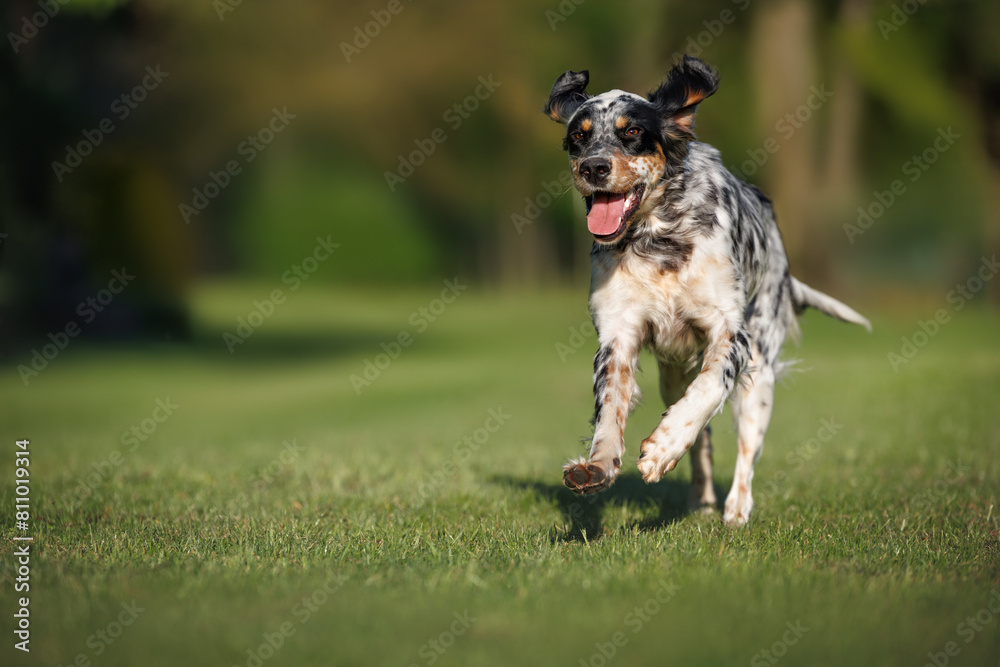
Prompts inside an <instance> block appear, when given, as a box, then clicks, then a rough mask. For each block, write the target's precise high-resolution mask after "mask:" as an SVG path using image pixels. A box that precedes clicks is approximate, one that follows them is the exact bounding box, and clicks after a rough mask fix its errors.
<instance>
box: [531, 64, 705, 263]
mask: <svg viewBox="0 0 1000 667" xmlns="http://www.w3.org/2000/svg"><path fill="white" fill-rule="evenodd" d="M589 79H590V76H589V74H588V72H587V71H586V70H584V71H582V72H573V71H569V72H566V73H565V74H563V75H562V76H560V77H559V78H558V79H557V80H556V83H555V85H554V86H552V93H551V94H550V96H549V101H548V102H547V103H546V105H545V113H546V114H547V115H548V116H549V117H550V118H552V119H553V120H555V121H558V122H560V123H562V124H564V125H565V126H566V138H565V139H564V140H563V148H564V149H565V150H566V151H568V152H569V160H570V165H571V167H572V169H573V177H574V181H575V184H576V188H577V189H578V190H579V191H580V193H581V194H582V195H583V196H584V199H585V200H586V202H587V227H588V228H589V229H590V232H591V233H592V234H593V235H594V238H595V239H596V240H597V242H598V243H602V244H613V243H617V242H618V241H620V240H621V239H622V237H624V236H625V233H626V231H627V230H628V227H629V224H630V222H631V221H632V220H634V219H636V218H637V217H640V216H642V215H645V214H647V213H649V211H650V210H651V209H652V208H653V207H655V203H656V202H657V201H658V199H659V197H658V196H657V194H656V190H657V188H658V187H662V181H663V178H664V176H667V175H669V174H671V173H674V172H675V171H676V170H678V169H679V168H680V166H681V164H682V163H683V161H684V158H685V156H686V155H687V142H688V141H689V140H691V139H693V138H694V132H693V129H694V114H695V110H696V109H697V107H698V103H699V102H701V101H702V100H703V99H705V98H706V97H708V96H709V95H711V94H712V93H714V92H715V91H716V89H717V88H718V86H719V77H718V75H717V74H716V73H715V72H714V71H713V70H712V69H711V68H709V66H708V65H706V64H705V63H704V62H703V61H701V60H699V59H697V58H692V57H691V56H684V59H683V60H681V62H679V63H678V64H677V65H675V66H674V67H673V69H671V70H670V73H669V74H668V75H667V79H666V81H664V82H663V84H661V85H660V87H659V88H657V89H656V90H654V91H653V92H651V93H650V94H649V96H648V97H647V98H643V97H640V96H639V95H635V94H633V93H626V92H624V91H621V90H611V91H608V92H606V93H603V94H601V95H596V96H593V97H592V96H590V95H588V94H587V92H586V88H587V82H588V81H589ZM660 194H662V192H661V193H660Z"/></svg>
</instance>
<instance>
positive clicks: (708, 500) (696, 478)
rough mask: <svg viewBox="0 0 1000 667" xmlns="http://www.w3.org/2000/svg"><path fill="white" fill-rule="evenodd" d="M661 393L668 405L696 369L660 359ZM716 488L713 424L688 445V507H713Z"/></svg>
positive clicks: (668, 405) (697, 508) (685, 386)
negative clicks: (713, 461) (714, 479)
mask: <svg viewBox="0 0 1000 667" xmlns="http://www.w3.org/2000/svg"><path fill="white" fill-rule="evenodd" d="M659 366H660V396H661V397H662V398H663V403H664V404H665V405H666V406H667V407H668V408H669V407H670V406H671V405H673V404H674V403H676V402H677V401H679V400H680V399H681V397H682V396H684V390H685V389H687V386H688V385H689V384H691V382H692V380H694V378H695V377H697V375H698V369H697V368H692V369H691V370H690V371H687V372H684V369H683V368H682V367H681V366H679V365H676V364H668V363H665V362H663V361H660V362H659ZM715 503H716V500H715V487H714V485H713V482H712V427H711V426H705V428H704V429H703V430H702V432H701V433H699V434H698V437H697V438H695V441H694V444H693V445H692V446H691V492H690V493H689V494H688V509H689V510H691V511H692V512H698V511H711V510H714V509H715Z"/></svg>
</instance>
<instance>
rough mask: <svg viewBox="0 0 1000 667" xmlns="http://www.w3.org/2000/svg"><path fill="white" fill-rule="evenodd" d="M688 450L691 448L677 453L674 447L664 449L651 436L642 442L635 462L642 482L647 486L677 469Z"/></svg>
mask: <svg viewBox="0 0 1000 667" xmlns="http://www.w3.org/2000/svg"><path fill="white" fill-rule="evenodd" d="M654 435H655V434H654ZM690 448H691V446H690V445H688V446H687V447H681V448H680V451H677V449H678V448H676V447H673V448H671V447H669V446H666V447H665V446H663V445H662V444H659V443H658V442H657V441H656V439H654V437H653V436H649V437H648V438H646V439H645V440H643V441H642V445H641V446H640V447H639V460H638V462H637V463H638V466H639V472H640V473H642V479H643V481H645V482H646V483H647V484H652V483H653V482H659V481H660V478H661V477H663V476H664V475H666V474H667V473H668V472H670V471H671V470H673V469H674V468H676V467H677V462H678V461H680V460H681V457H683V456H684V453H685V452H687V450H688V449H690Z"/></svg>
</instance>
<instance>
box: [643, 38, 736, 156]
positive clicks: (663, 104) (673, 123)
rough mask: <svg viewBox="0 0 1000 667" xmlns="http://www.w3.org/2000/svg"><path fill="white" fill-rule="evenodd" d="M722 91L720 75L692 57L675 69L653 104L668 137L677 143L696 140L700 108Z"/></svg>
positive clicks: (653, 95)
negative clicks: (695, 134) (695, 116)
mask: <svg viewBox="0 0 1000 667" xmlns="http://www.w3.org/2000/svg"><path fill="white" fill-rule="evenodd" d="M718 88H719V75H718V74H717V73H716V72H715V70H713V69H712V68H711V67H709V66H708V65H707V64H705V61H703V60H700V59H698V58H693V57H691V56H687V55H686V56H684V58H683V59H682V60H681V61H680V62H679V63H677V64H676V65H674V66H673V69H671V70H670V73H669V74H668V75H667V80H666V81H664V82H663V83H662V84H661V85H660V87H659V88H657V89H656V90H654V91H653V92H651V93H650V94H649V101H650V102H652V103H653V105H654V106H656V107H657V109H659V111H660V117H661V118H662V119H663V131H664V133H665V134H666V135H667V136H669V137H671V138H674V139H693V138H694V112H695V111H696V110H697V108H698V104H699V103H700V102H701V101H702V100H703V99H705V98H706V97H709V96H711V95H712V94H713V93H714V92H715V91H716V90H718Z"/></svg>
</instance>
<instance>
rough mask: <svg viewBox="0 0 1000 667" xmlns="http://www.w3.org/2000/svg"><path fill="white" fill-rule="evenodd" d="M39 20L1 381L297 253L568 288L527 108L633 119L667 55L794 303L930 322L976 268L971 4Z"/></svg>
mask: <svg viewBox="0 0 1000 667" xmlns="http://www.w3.org/2000/svg"><path fill="white" fill-rule="evenodd" d="M50 4H51V7H55V8H57V11H54V12H53V11H52V10H51V7H50V8H49V9H48V10H46V9H45V8H46V7H48V5H45V3H41V4H38V3H36V2H31V1H23V0H16V1H12V2H7V3H5V6H4V11H3V13H2V18H3V20H4V30H3V32H4V34H5V35H6V39H5V41H6V42H7V44H5V46H4V48H3V49H0V72H2V79H0V81H2V92H0V119H2V121H3V125H4V127H5V128H7V131H5V132H4V133H3V135H2V139H0V141H2V145H0V212H2V218H0V220H2V227H3V229H2V233H3V237H2V238H0V241H2V244H0V248H2V252H3V267H2V274H0V308H2V313H3V317H4V320H5V324H4V326H3V330H4V344H3V349H2V353H3V354H4V356H5V357H7V358H10V359H13V360H17V361H20V360H23V359H24V358H25V353H26V352H28V351H29V350H30V348H31V347H32V345H31V343H32V341H36V342H37V336H38V335H42V336H44V335H45V334H46V333H47V332H49V331H53V330H57V329H60V328H61V327H62V326H63V325H64V324H65V323H66V322H67V321H68V320H70V319H73V318H74V317H76V316H75V315H74V311H75V309H76V308H77V305H78V304H79V303H80V302H81V300H83V299H85V298H86V297H87V296H90V295H92V294H94V292H95V291H96V290H98V289H100V288H102V287H105V286H106V283H107V282H108V280H109V276H110V271H111V270H112V269H114V268H120V267H122V266H124V267H127V268H128V269H130V270H131V271H133V272H134V273H135V274H136V275H137V279H136V281H135V283H134V285H132V286H130V287H129V289H128V290H127V293H126V294H125V296H123V297H122V298H120V299H116V300H115V301H114V303H112V304H111V305H110V306H109V307H108V311H109V313H111V314H109V315H107V316H103V315H102V316H101V317H99V318H95V321H94V322H93V325H92V326H88V327H86V332H85V334H86V335H87V336H92V337H99V336H109V337H114V338H120V337H131V336H138V335H145V336H152V337H154V338H158V339H162V338H164V337H168V338H171V339H173V338H174V337H177V336H184V335H186V334H187V333H188V331H189V327H190V316H189V308H188V304H189V301H190V297H191V290H192V289H196V286H197V285H198V284H199V282H201V281H204V280H206V279H212V278H216V277H220V276H221V277H233V276H236V277H248V278H253V279H259V280H262V281H265V282H268V281H270V282H277V281H278V280H279V278H280V276H281V275H282V274H283V273H284V272H285V271H286V270H288V269H289V268H291V267H292V266H294V265H295V264H296V263H297V262H298V261H300V260H301V259H303V258H304V257H305V256H306V255H308V254H309V253H311V252H312V249H313V247H314V246H315V244H316V238H317V237H319V236H322V237H324V238H326V237H327V236H329V239H330V241H332V242H333V243H338V244H340V247H339V249H338V250H337V253H336V259H335V261H330V262H325V263H322V264H321V266H320V267H319V269H318V270H317V271H315V273H314V274H313V275H311V276H310V278H311V279H312V280H313V282H314V283H315V284H331V283H335V284H339V285H346V286H352V285H360V284H365V285H375V286H392V285H395V284H403V283H405V284H415V283H416V284H421V283H426V284H435V283H438V282H439V281H440V280H442V279H443V278H445V277H451V276H455V275H461V276H463V277H464V279H466V280H468V281H470V282H471V283H473V284H475V285H480V286H500V287H504V288H508V287H517V286H531V287H537V286H552V285H555V284H566V283H570V284H573V285H580V286H582V285H585V284H586V279H587V274H588V270H589V267H588V255H587V248H588V247H589V243H590V239H589V236H588V234H587V233H586V229H585V226H584V225H583V224H582V217H581V213H580V208H579V207H580V204H579V201H578V200H579V197H578V196H577V195H576V193H575V191H573V192H568V193H566V194H565V196H562V194H561V193H563V192H565V191H566V190H567V188H566V187H565V185H559V183H558V181H559V179H560V177H561V176H563V177H564V174H563V172H564V170H565V169H566V167H567V164H566V159H565V154H564V153H563V152H562V151H561V150H560V142H561V139H562V129H561V128H560V127H559V126H557V125H555V124H554V123H552V122H551V121H549V120H548V119H547V118H546V117H544V116H543V115H542V114H541V112H540V109H541V107H542V105H543V103H544V101H545V99H546V97H547V94H548V90H549V88H550V86H551V84H552V82H553V81H554V80H555V78H556V77H557V76H558V75H559V74H560V73H561V72H563V71H565V70H567V69H584V68H586V69H589V70H590V72H591V91H592V92H600V91H603V90H607V89H610V88H615V87H620V88H623V89H626V90H633V91H637V92H644V91H647V90H649V89H651V88H652V87H654V86H655V85H656V84H657V83H658V82H659V81H660V80H661V78H662V77H663V76H664V74H665V73H666V71H667V70H668V69H669V67H670V65H671V63H672V62H673V61H674V60H676V58H677V57H678V55H679V54H680V53H682V52H688V53H691V54H693V55H699V56H701V57H702V58H704V59H706V60H707V61H709V62H710V63H712V64H713V65H715V66H716V67H717V68H718V69H719V71H720V73H721V76H722V85H721V88H720V90H719V92H718V93H717V94H716V95H715V96H714V97H713V98H712V99H711V100H709V101H708V102H706V103H705V104H703V105H702V107H701V109H700V111H699V118H698V133H699V136H700V137H701V138H702V139H704V140H705V141H707V142H709V143H712V144H714V145H715V146H717V147H718V148H720V149H721V151H722V153H723V157H724V160H725V162H726V164H727V165H728V166H729V167H730V168H731V170H733V171H734V172H735V173H738V174H741V175H743V176H744V177H745V178H747V179H748V180H750V181H751V182H753V183H755V184H757V185H759V186H760V187H761V188H763V189H764V190H765V191H766V192H768V193H769V194H770V195H771V196H772V198H773V199H774V200H775V202H776V207H777V211H778V215H779V222H780V225H781V227H782V230H783V233H784V235H785V239H786V242H787V244H788V246H789V252H790V255H791V258H792V262H793V270H794V271H795V273H796V274H797V275H799V276H800V277H802V278H804V279H806V280H808V281H811V282H812V283H814V284H816V285H817V286H819V287H821V288H824V289H828V290H832V291H834V292H835V293H837V294H839V295H841V296H843V297H844V298H845V299H849V298H850V299H853V300H854V301H853V302H854V303H858V304H859V305H872V306H875V307H897V306H899V305H900V304H905V305H910V306H912V305H914V304H915V303H920V304H923V303H930V304H933V303H936V302H938V301H940V300H941V299H942V298H943V295H944V294H945V293H946V291H947V290H948V289H950V288H951V287H952V286H953V285H954V284H955V283H956V282H957V281H964V279H965V278H967V277H968V276H970V275H971V274H972V273H973V272H974V271H975V270H976V268H977V266H978V265H979V263H980V259H981V257H982V256H984V255H986V256H989V255H990V254H991V253H993V252H995V251H996V250H997V249H998V247H1000V47H998V46H997V40H996V35H997V34H998V30H1000V6H998V5H997V3H995V2H987V1H982V2H933V1H929V2H924V3H920V2H917V1H916V0H910V2H907V3H889V2H881V1H876V0H841V1H832V0H831V1H827V2H806V1H804V0H787V1H779V2H751V1H750V0H711V1H707V2H699V3H682V2H656V3H649V2H635V1H632V2H618V3H614V4H611V3H601V2H593V1H590V2H580V1H579V0H578V2H571V0H563V1H562V2H556V1H544V0H543V1H540V2H528V1H526V0H519V1H515V2H508V3H481V2H473V3H458V2H420V3H412V2H409V1H408V0H400V2H398V3H397V2H393V3H363V2H331V3H319V2H301V1H298V0H293V1H290V2H283V3H250V2H240V3H237V2H235V1H234V0H217V1H215V2H207V1H198V2H192V1H184V0H181V1H172V2H166V1H165V0H141V1H135V2H116V1H114V0H86V1H84V0H71V1H70V2H67V3H66V4H59V3H58V2H55V1H53V3H50ZM390 5H391V6H390ZM39 12H43V14H45V15H40V14H39ZM48 13H53V14H54V15H53V16H51V17H48V16H47V14H48ZM43 19H44V20H43ZM149 72H160V74H159V75H158V76H156V77H151V76H150V74H149ZM483 82H487V83H489V85H488V86H486V85H484V84H483ZM137 87H138V88H137ZM122 96H125V98H123V97H122ZM276 112H278V113H279V115H280V116H281V117H283V120H281V121H280V122H278V123H277V125H278V126H280V127H279V128H278V129H279V130H280V131H274V129H275V128H274V127H269V125H271V126H273V125H275V123H274V121H273V118H274V115H275V113H276ZM293 116H294V117H293ZM102 122H103V123H104V125H102ZM102 128H104V129H103V130H102ZM939 133H943V134H944V135H947V136H950V137H951V139H949V140H948V141H947V142H945V141H939V142H938V145H937V147H935V141H936V140H937V139H938V137H939V136H941V135H939ZM74 155H77V156H79V157H74ZM914 158H917V160H914ZM74 164H75V165H76V166H74ZM227 165H229V166H233V167H234V169H233V170H232V171H233V173H227V172H226V169H227ZM236 170H238V173H236ZM392 174H394V175H392ZM894 181H899V182H898V183H897V190H896V192H895V193H894V192H893V191H892V185H893V182H894ZM565 182H566V180H565V178H563V183H565ZM217 186H219V187H217ZM551 192H556V193H557V194H556V196H552V195H550V193H551ZM195 204H199V205H200V206H199V208H202V209H203V210H197V209H195V208H194V207H195ZM182 205H183V206H191V207H192V209H189V210H188V212H187V213H186V214H185V211H184V209H183V208H182ZM862 211H865V212H867V213H868V215H869V216H870V217H868V218H865V217H860V216H861V215H862V213H861V212H862ZM859 220H860V223H859ZM852 226H853V227H852ZM852 229H853V231H852ZM996 294H997V290H996V289H995V287H994V285H992V284H987V285H986V288H985V289H983V290H982V294H977V295H976V297H977V298H979V299H982V298H987V299H989V298H990V295H992V297H993V299H994V300H995V298H996ZM866 302H867V303H866Z"/></svg>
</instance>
